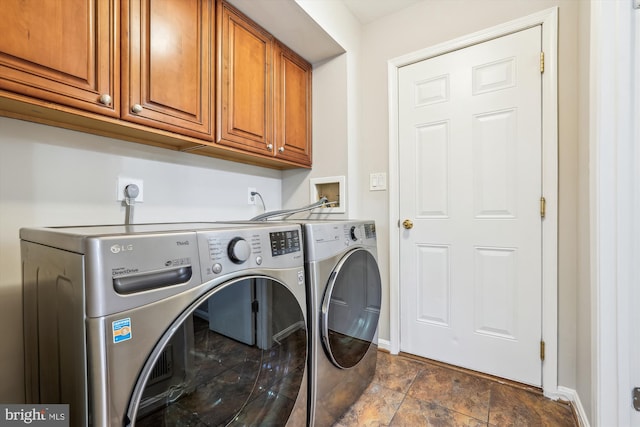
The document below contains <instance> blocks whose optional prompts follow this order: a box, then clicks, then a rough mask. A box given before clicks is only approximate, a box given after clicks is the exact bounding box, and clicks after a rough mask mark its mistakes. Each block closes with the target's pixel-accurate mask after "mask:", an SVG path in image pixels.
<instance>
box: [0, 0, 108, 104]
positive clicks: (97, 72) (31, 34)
mask: <svg viewBox="0 0 640 427" xmlns="http://www.w3.org/2000/svg"><path fill="white" fill-rule="evenodd" d="M118 3H119V2H118V1H117V0H49V1H42V0H2V22H3V24H2V36H0V89H4V90H7V91H11V92H15V93H18V94H22V95H27V96H29V97H32V98H38V99H42V100H45V101H51V102H54V103H57V104H62V105H67V106H71V107H76V108H80V109H83V110H88V111H93V112H98V113H101V114H104V115H108V116H117V115H118V114H119V111H118V103H119V84H118V82H119V64H120V62H119V58H118V52H117V46H118V38H117V37H118V31H117V28H116V22H117V19H116V17H117V15H118Z"/></svg>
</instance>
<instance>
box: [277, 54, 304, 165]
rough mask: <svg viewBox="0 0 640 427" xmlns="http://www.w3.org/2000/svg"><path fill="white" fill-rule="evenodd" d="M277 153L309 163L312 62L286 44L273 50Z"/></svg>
mask: <svg viewBox="0 0 640 427" xmlns="http://www.w3.org/2000/svg"><path fill="white" fill-rule="evenodd" d="M274 68H275V84H276V90H275V94H276V102H275V109H276V120H275V126H276V129H275V137H274V139H275V146H276V156H277V157H278V158H281V159H286V160H291V161H294V162H297V163H300V164H301V165H306V166H310V165H311V65H310V64H309V63H308V62H306V61H305V60H304V59H303V58H301V57H300V56H298V55H297V54H296V53H294V52H293V51H291V50H290V49H288V48H287V47H285V46H282V45H280V44H277V48H276V54H275V67H274Z"/></svg>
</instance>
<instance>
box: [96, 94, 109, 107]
mask: <svg viewBox="0 0 640 427" xmlns="http://www.w3.org/2000/svg"><path fill="white" fill-rule="evenodd" d="M98 101H100V104H102V105H109V104H111V96H109V94H108V93H103V94H102V95H100V98H98Z"/></svg>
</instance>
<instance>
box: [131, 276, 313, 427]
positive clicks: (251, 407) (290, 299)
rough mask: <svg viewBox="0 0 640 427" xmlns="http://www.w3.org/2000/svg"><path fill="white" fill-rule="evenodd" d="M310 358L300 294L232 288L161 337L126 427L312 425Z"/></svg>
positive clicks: (275, 287) (272, 285)
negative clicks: (309, 418)
mask: <svg viewBox="0 0 640 427" xmlns="http://www.w3.org/2000/svg"><path fill="white" fill-rule="evenodd" d="M306 360H307V329H306V321H305V317H304V313H303V312H302V309H301V307H300V304H299V303H298V301H297V300H296V298H295V296H294V295H293V293H291V291H289V289H287V287H286V286H285V285H283V284H282V283H280V282H277V281H275V280H273V279H269V278H261V277H259V278H251V279H242V280H237V281H234V282H228V283H226V284H224V285H220V286H218V287H216V288H214V289H212V290H211V291H209V292H208V293H207V294H205V295H204V296H203V297H201V298H199V299H198V300H197V301H195V302H194V303H193V304H192V305H191V306H189V307H188V308H187V309H186V310H185V311H184V312H183V313H182V314H181V315H180V317H179V318H178V319H176V320H175V321H174V322H173V324H172V325H171V326H170V327H169V328H168V329H167V332H166V333H165V335H164V336H163V337H161V338H160V340H159V341H158V343H157V344H156V346H155V348H154V350H153V351H152V353H151V354H150V356H149V358H148V359H147V362H146V364H145V365H144V367H143V369H142V370H141V372H140V374H139V378H138V381H137V384H136V386H135V388H134V390H133V393H132V397H131V399H130V403H129V408H128V411H127V418H128V419H127V420H126V422H125V425H135V426H154V427H156V426H178V425H210V426H218V425H225V426H226V425H238V426H240V425H265V424H266V425H284V424H286V422H287V421H288V420H290V419H293V416H294V415H293V414H294V413H295V414H297V415H295V416H296V417H298V416H301V420H302V422H305V421H306V387H307V385H306V376H305V372H306V371H305V369H306ZM299 395H303V397H304V399H298V396H299ZM301 402H302V404H301ZM300 407H302V410H300ZM301 411H302V414H301V415H300V414H299V413H300V412H301Z"/></svg>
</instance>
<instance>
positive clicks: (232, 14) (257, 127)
mask: <svg viewBox="0 0 640 427" xmlns="http://www.w3.org/2000/svg"><path fill="white" fill-rule="evenodd" d="M218 20H219V21H218V62H219V70H218V72H217V73H216V74H217V76H216V82H217V84H216V87H217V108H218V115H217V117H218V123H217V126H216V129H217V132H216V134H217V135H216V136H217V137H216V142H218V143H219V144H221V145H225V146H229V147H234V148H238V149H241V150H244V151H251V152H255V153H259V154H263V155H272V153H273V141H272V138H273V78H272V76H273V74H272V65H271V60H272V55H273V43H274V40H273V37H272V36H271V35H270V34H269V33H267V32H266V31H264V30H263V29H262V28H260V27H259V26H257V25H256V24H255V23H253V22H252V21H251V20H249V19H248V18H247V17H245V16H244V15H242V14H241V13H240V12H238V11H237V10H235V9H234V8H233V7H231V6H230V5H228V4H226V3H224V2H222V1H219V2H218Z"/></svg>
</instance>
